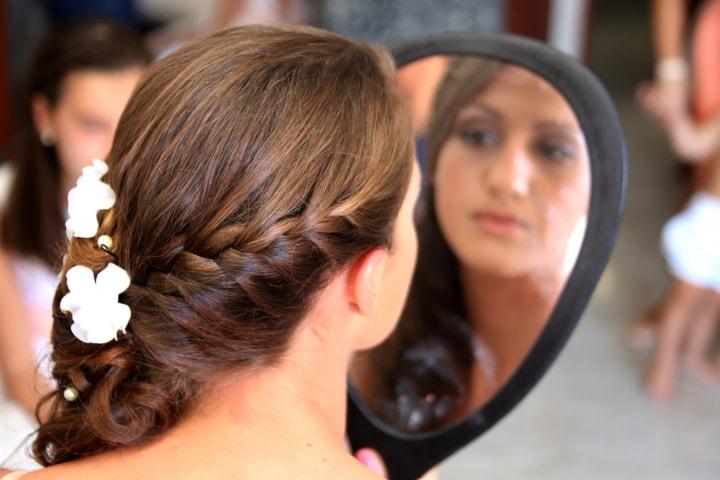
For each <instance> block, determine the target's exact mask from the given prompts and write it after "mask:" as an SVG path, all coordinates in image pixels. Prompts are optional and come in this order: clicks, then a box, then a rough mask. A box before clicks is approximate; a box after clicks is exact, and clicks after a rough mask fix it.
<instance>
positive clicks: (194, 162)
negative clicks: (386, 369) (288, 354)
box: [33, 27, 412, 465]
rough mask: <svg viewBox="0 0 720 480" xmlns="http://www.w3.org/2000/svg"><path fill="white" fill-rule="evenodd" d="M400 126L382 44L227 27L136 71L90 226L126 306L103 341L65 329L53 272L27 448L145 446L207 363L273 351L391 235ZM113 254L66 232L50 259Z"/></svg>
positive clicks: (188, 401) (65, 450)
mask: <svg viewBox="0 0 720 480" xmlns="http://www.w3.org/2000/svg"><path fill="white" fill-rule="evenodd" d="M411 135H412V133H411V126H410V122H409V119H408V116H407V113H406V112H405V110H404V107H403V104H402V100H401V99H400V97H399V94H398V93H397V92H396V89H395V86H394V67H393V66H392V61H391V60H390V58H389V56H388V55H387V54H386V53H384V52H383V51H381V50H379V49H377V48H373V47H370V46H367V45H365V44H363V43H360V42H354V41H351V40H347V39H344V38H342V37H340V36H337V35H333V34H330V33H327V32H323V31H320V30H316V29H311V28H303V27H240V28H235V29H230V30H225V31H222V32H219V33H216V34H213V35H210V36H208V37H206V38H204V39H203V40H201V41H199V42H197V43H194V44H192V45H189V46H187V47H184V48H183V49H181V50H179V51H177V52H176V53H174V54H172V55H170V56H168V57H167V58H165V59H164V60H162V61H159V62H158V63H156V64H155V65H153V66H151V67H150V68H149V70H148V72H147V74H146V76H145V77H144V78H143V80H142V81H141V83H140V85H139V86H138V88H137V90H136V92H135V93H134V95H133V97H132V99H131V100H130V102H129V104H128V105H127V107H126V110H125V112H124V113H123V116H122V118H121V120H120V123H119V126H118V130H117V132H116V136H115V140H114V143H113V146H112V150H111V152H110V155H109V157H108V163H109V165H110V172H109V180H108V182H109V183H110V185H111V186H112V187H113V189H114V190H115V191H116V193H117V203H116V205H115V207H114V208H113V209H112V210H110V211H109V213H108V214H106V215H104V217H103V218H102V219H101V220H102V221H101V227H100V230H99V231H98V235H101V234H109V235H112V237H113V239H114V243H115V245H116V246H115V252H114V253H115V255H116V256H117V263H118V264H119V265H120V266H122V267H123V268H125V269H126V270H127V271H128V273H129V274H130V277H131V278H132V284H131V286H130V288H129V289H128V290H127V291H126V292H125V293H124V294H122V295H121V297H120V301H121V302H122V303H125V304H127V305H129V306H130V308H131V310H132V318H131V320H130V324H129V327H128V331H127V334H125V335H123V334H121V335H120V338H119V340H117V341H114V342H110V343H108V344H106V345H99V346H98V345H92V344H84V343H82V342H80V341H78V340H77V339H76V338H75V337H74V336H73V335H72V333H71V332H70V328H69V327H70V323H71V318H70V315H66V314H63V313H62V312H61V311H60V310H59V308H58V303H59V299H60V298H61V297H62V296H63V295H64V294H65V293H67V286H66V284H65V281H64V280H63V281H62V283H61V285H60V286H59V288H58V290H57V293H56V296H55V304H54V315H55V323H54V327H53V335H52V342H53V354H52V360H53V362H54V369H53V376H54V378H55V379H56V381H57V383H58V385H59V389H58V392H54V393H52V394H50V395H49V397H48V400H51V401H52V402H53V411H52V415H51V418H50V420H49V421H47V422H45V423H44V424H43V425H41V426H40V429H39V432H38V437H37V440H36V441H35V443H34V446H33V451H34V454H35V456H36V458H37V459H38V461H39V462H40V463H42V464H43V465H50V464H56V463H59V462H64V461H68V460H71V459H74V458H79V457H84V456H87V455H91V454H94V453H97V452H100V451H103V450H107V449H111V448H114V447H118V446H127V445H135V444H138V443H140V442H143V441H145V440H146V439H148V438H150V437H152V436H155V435H158V434H161V433H162V432H164V431H166V430H167V429H168V428H170V427H171V426H172V425H173V424H174V423H175V422H176V421H177V420H178V419H179V418H180V417H181V416H182V415H183V414H184V413H185V412H187V410H188V408H190V407H191V406H192V405H193V402H194V401H195V399H196V397H197V394H198V392H199V391H200V390H201V388H202V387H203V386H205V385H206V384H207V383H208V382H211V381H212V380H213V379H214V378H217V375H219V374H222V373H224V372H228V371H232V370H236V369H242V368H255V367H262V366H266V365H269V364H272V363H273V362H276V361H277V360H278V359H279V358H280V357H281V355H282V354H283V352H284V351H285V348H286V346H287V344H288V340H289V338H290V337H291V335H292V333H293V331H294V330H295V328H296V327H297V325H298V324H299V322H300V321H301V320H302V318H303V316H304V315H305V314H306V312H307V311H308V309H309V307H310V305H311V304H312V301H313V298H314V297H315V294H316V293H317V292H318V291H319V290H321V289H322V288H323V287H324V286H325V285H326V283H327V281H328V280H329V279H330V278H331V277H332V276H333V274H335V273H336V272H338V271H339V269H341V268H342V267H343V266H344V265H346V264H347V263H348V262H350V261H351V260H352V259H354V258H357V257H358V256H359V255H361V254H362V253H363V252H364V251H367V250H368V249H370V248H373V247H378V246H382V247H388V248H390V246H391V239H392V232H393V225H394V221H395V218H396V216H397V214H398V211H399V208H400V204H401V203H402V199H403V197H404V195H405V191H406V189H407V185H408V183H409V180H410V173H411V167H412V159H411V148H412V145H411V143H412V142H411ZM110 260H112V257H111V255H109V254H107V253H105V252H103V251H101V250H100V249H98V248H97V247H96V246H95V245H94V241H93V240H91V239H90V240H84V239H73V240H72V242H70V246H69V250H68V258H67V261H66V262H65V265H64V268H63V270H64V271H67V269H68V268H70V267H71V266H73V265H78V264H80V265H86V266H89V267H90V268H92V269H93V270H94V271H95V272H97V271H99V270H100V269H102V268H103V267H104V266H105V265H106V264H107V263H108V261H110ZM67 385H74V386H75V387H76V388H77V389H78V390H79V391H80V398H79V399H78V400H77V401H75V402H72V403H70V402H67V401H65V400H64V399H63V398H62V393H61V392H62V389H63V388H64V387H65V386H67Z"/></svg>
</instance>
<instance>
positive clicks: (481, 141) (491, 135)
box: [457, 126, 502, 148]
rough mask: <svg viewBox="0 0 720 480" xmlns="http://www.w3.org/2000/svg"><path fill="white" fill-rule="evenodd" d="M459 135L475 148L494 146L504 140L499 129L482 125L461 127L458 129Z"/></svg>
mask: <svg viewBox="0 0 720 480" xmlns="http://www.w3.org/2000/svg"><path fill="white" fill-rule="evenodd" d="M457 135H458V136H459V137H460V139H461V140H462V141H463V142H465V143H466V144H467V145H469V146H471V147H473V148H489V147H493V146H495V145H497V144H499V143H500V142H501V140H502V138H501V136H500V134H499V133H498V132H497V131H495V130H493V129H490V128H482V127H467V126H466V127H460V128H458V129H457Z"/></svg>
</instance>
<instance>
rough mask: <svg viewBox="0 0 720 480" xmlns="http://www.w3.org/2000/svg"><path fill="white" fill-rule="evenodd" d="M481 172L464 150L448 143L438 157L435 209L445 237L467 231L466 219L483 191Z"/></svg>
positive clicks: (434, 177)
mask: <svg viewBox="0 0 720 480" xmlns="http://www.w3.org/2000/svg"><path fill="white" fill-rule="evenodd" d="M479 174H480V172H479V171H478V166H477V165H476V164H472V162H468V161H467V159H466V158H465V157H464V156H463V155H462V152H459V151H458V149H457V148H453V145H452V143H451V142H448V144H447V146H446V147H445V148H444V149H443V150H442V151H441V153H440V156H439V157H438V163H437V167H436V170H435V174H434V176H433V189H434V196H435V205H434V206H435V212H436V214H437V217H438V222H439V223H440V226H441V229H442V230H443V231H444V234H445V235H446V236H450V237H455V236H457V235H462V234H464V233H463V230H464V228H465V222H463V219H464V218H465V216H466V215H468V214H469V213H468V212H469V211H470V210H472V208H473V205H474V201H475V198H476V197H477V196H478V194H479V193H480V192H479V190H480V185H479V184H478V182H477V181H476V178H477V177H478V175H479Z"/></svg>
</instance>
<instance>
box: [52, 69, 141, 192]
mask: <svg viewBox="0 0 720 480" xmlns="http://www.w3.org/2000/svg"><path fill="white" fill-rule="evenodd" d="M141 75H142V69H141V68H139V67H130V68H126V69H122V70H116V71H100V70H80V71H76V72H72V73H70V74H68V75H67V76H66V77H65V79H64V80H63V82H62V86H61V89H60V95H59V99H58V102H57V104H56V105H55V106H54V107H53V108H52V110H51V111H50V115H49V117H50V118H49V123H50V128H51V129H52V131H53V132H54V134H55V137H56V145H55V148H56V151H57V154H58V158H59V160H60V163H61V166H62V168H63V172H64V174H65V175H66V177H67V178H71V179H74V178H77V177H79V176H80V174H81V173H82V167H84V166H87V165H88V164H89V163H90V161H91V160H92V159H93V158H100V159H104V158H105V156H106V155H107V153H108V152H109V151H110V146H111V144H112V139H113V135H114V133H115V128H116V127H117V124H118V121H119V120H120V114H121V113H122V111H123V109H124V108H125V104H126V103H127V101H128V100H129V99H130V94H131V93H132V91H133V89H134V88H135V85H137V83H138V81H139V80H140V76H141Z"/></svg>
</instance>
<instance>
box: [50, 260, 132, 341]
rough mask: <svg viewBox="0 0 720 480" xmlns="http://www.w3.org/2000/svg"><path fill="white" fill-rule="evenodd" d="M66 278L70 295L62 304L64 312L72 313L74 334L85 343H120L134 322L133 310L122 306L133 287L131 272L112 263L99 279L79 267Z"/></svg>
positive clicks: (64, 298) (68, 294) (71, 270)
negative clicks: (124, 294) (122, 297)
mask: <svg viewBox="0 0 720 480" xmlns="http://www.w3.org/2000/svg"><path fill="white" fill-rule="evenodd" d="M65 278H66V280H67V286H68V290H70V292H69V293H67V294H66V295H65V296H64V297H63V298H62V300H60V310H62V311H63V312H70V313H72V319H73V324H72V326H71V327H70V329H71V330H72V333H73V334H74V335H75V336H76V337H77V338H78V340H80V341H82V342H85V343H107V342H109V341H111V340H117V332H118V331H122V332H123V333H124V332H125V328H126V327H127V324H128V322H129V321H130V307H128V306H127V305H125V304H123V303H119V302H118V295H120V294H121V293H122V292H124V291H125V290H127V288H128V287H129V286H130V276H129V275H128V274H127V272H126V271H125V270H124V269H122V268H120V267H118V266H117V265H115V264H114V263H109V264H108V265H107V266H106V267H105V269H104V270H102V271H101V272H100V273H98V275H97V279H96V278H95V276H94V274H93V271H92V270H90V269H89V268H88V267H85V266H83V265H76V266H74V267H72V268H71V269H70V270H68V272H67V274H66V275H65Z"/></svg>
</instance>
